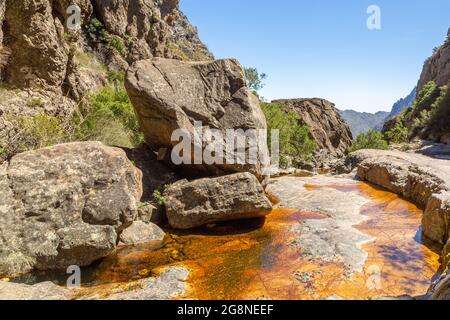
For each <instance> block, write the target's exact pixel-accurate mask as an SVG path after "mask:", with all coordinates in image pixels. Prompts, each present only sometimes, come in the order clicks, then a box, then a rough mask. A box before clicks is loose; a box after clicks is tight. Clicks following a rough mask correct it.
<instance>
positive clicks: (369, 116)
mask: <svg viewBox="0 0 450 320" xmlns="http://www.w3.org/2000/svg"><path fill="white" fill-rule="evenodd" d="M415 99H416V88H414V89H413V91H412V92H411V93H410V94H409V95H408V96H407V97H406V98H403V99H400V100H398V101H397V102H396V103H394V105H393V106H392V111H391V112H384V111H379V112H377V113H367V112H358V111H354V110H345V111H341V116H342V118H344V120H345V122H347V124H348V125H349V126H350V129H351V130H352V133H353V136H354V137H356V136H357V135H358V134H360V133H364V132H367V131H369V130H376V131H381V130H382V129H383V125H384V123H385V122H386V121H387V120H388V119H390V118H393V117H395V116H396V115H397V114H399V113H400V112H402V111H403V110H405V109H406V108H409V107H412V105H413V103H414V100H415Z"/></svg>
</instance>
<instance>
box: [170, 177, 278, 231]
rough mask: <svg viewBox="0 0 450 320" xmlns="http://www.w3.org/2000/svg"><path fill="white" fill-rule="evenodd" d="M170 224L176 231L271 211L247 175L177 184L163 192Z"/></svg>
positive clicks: (268, 204)
mask: <svg viewBox="0 0 450 320" xmlns="http://www.w3.org/2000/svg"><path fill="white" fill-rule="evenodd" d="M164 196H165V199H166V210H167V217H168V219H169V223H170V225H171V226H172V227H174V228H177V229H190V228H195V227H199V226H202V225H204V224H208V223H212V222H218V221H229V220H238V219H248V218H258V217H264V216H266V215H267V214H269V213H270V211H271V210H272V204H271V203H270V201H269V200H268V199H267V198H266V196H265V194H264V190H263V188H262V186H261V185H260V184H259V182H258V180H257V179H256V177H255V176H253V175H252V174H250V173H237V174H234V175H229V176H224V177H219V178H214V179H208V178H207V179H200V180H196V181H193V182H187V181H180V182H178V183H176V184H174V185H172V186H171V187H170V188H169V189H167V190H166V192H165V194H164Z"/></svg>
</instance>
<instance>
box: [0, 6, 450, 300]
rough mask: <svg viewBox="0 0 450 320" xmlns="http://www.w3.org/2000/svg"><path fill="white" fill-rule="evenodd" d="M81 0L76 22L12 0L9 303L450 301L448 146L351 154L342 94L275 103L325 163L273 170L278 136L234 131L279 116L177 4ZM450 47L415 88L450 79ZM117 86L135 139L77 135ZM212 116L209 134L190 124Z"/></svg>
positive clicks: (2, 103)
mask: <svg viewBox="0 0 450 320" xmlns="http://www.w3.org/2000/svg"><path fill="white" fill-rule="evenodd" d="M71 4H76V5H77V6H78V7H79V8H80V9H81V13H82V15H81V21H80V26H79V28H77V29H75V30H71V29H69V28H68V27H67V26H66V25H65V21H66V19H67V15H68V13H67V11H66V10H65V9H66V8H67V6H68V5H69V2H68V1H66V0H53V1H50V0H26V1H13V0H0V26H2V28H1V32H0V59H1V60H0V81H1V83H0V84H1V88H0V150H1V153H0V199H1V200H0V299H7V300H10V299H20V300H37V299H49V300H76V299H108V300H146V299H148V300H152V299H306V300H308V299H387V298H389V299H395V298H405V299H443V300H444V299H447V300H448V299H450V290H449V286H450V282H449V268H450V264H449V262H450V256H449V252H450V239H449V238H450V225H449V219H450V185H449V184H450V163H449V160H450V149H449V147H448V146H447V145H445V144H434V143H431V142H427V143H426V145H425V146H424V147H422V148H418V149H414V150H410V151H408V152H405V151H399V150H359V151H355V152H350V151H351V146H352V143H353V141H352V140H353V136H352V133H351V130H350V128H349V126H348V125H347V124H346V123H345V121H344V120H343V119H342V117H341V116H340V114H339V111H338V109H336V108H335V105H334V104H333V103H332V102H329V101H327V100H324V99H319V98H311V99H283V100H276V101H273V102H272V104H275V105H281V106H283V112H286V113H289V114H292V115H293V116H295V122H296V123H298V124H299V125H301V126H302V127H304V128H306V129H307V132H308V138H309V139H311V140H312V141H313V142H314V150H313V161H312V162H313V163H312V164H311V165H310V166H309V167H306V168H288V169H286V170H280V171H279V172H277V174H276V176H270V175H268V174H267V172H265V170H264V169H265V165H266V163H265V162H264V159H263V156H262V155H267V154H269V147H271V142H272V141H269V143H267V142H266V141H265V140H264V143H262V144H261V145H258V150H257V151H258V152H255V146H254V145H252V144H251V143H249V144H246V145H244V147H243V148H242V147H240V146H239V145H237V144H235V143H234V142H236V141H239V139H240V138H248V136H246V134H245V132H246V131H247V132H252V130H255V131H257V130H262V131H267V129H268V126H269V124H268V121H267V116H266V115H265V113H264V111H263V109H262V108H261V101H260V100H259V99H258V97H257V95H255V94H254V92H252V90H251V89H250V87H249V85H248V81H247V79H246V76H245V70H244V68H243V67H242V66H241V64H240V63H239V61H237V60H236V59H220V60H215V59H214V57H213V55H212V54H211V53H210V52H209V51H208V49H207V48H206V46H205V45H204V44H203V43H202V42H201V40H200V39H199V36H198V34H197V31H196V28H195V27H193V26H192V25H191V24H190V23H189V21H188V20H187V18H186V17H185V16H184V14H183V13H182V12H181V11H180V9H179V3H178V1H177V0H175V1H174V0H137V1H116V0H108V1H97V0H76V1H73V3H72V2H71ZM19 16H20V17H21V18H20V19H18V17H19ZM18 20H20V21H21V23H20V24H18V23H17V21H18ZM446 53H447V51H445V46H444V47H443V48H442V50H441V51H440V53H439V56H438V58H432V59H431V61H429V62H428V64H431V65H432V66H433V67H431V66H428V67H427V66H426V67H425V68H424V75H423V77H421V81H420V82H419V88H421V87H422V86H421V83H423V82H429V81H431V80H432V79H428V78H436V81H438V82H439V83H440V85H443V84H444V83H445V81H448V80H450V79H448V77H447V78H446V75H447V74H446V72H445V70H444V71H440V69H442V68H443V69H445V66H446V64H445V63H444V65H445V66H444V67H442V66H441V62H439V63H438V62H434V61H435V60H436V59H437V60H438V61H442V60H443V59H444V60H445V58H442V56H441V55H444V56H446ZM435 65H436V68H437V69H439V70H438V71H436V70H435V67H434V66H435ZM422 78H423V79H427V80H428V81H425V80H422ZM443 78H445V80H443ZM122 86H123V89H122ZM109 87H111V88H112V89H111V90H115V91H113V92H114V93H115V94H117V92H119V93H123V95H124V96H126V99H125V98H124V97H120V98H121V99H122V98H123V99H122V100H126V101H127V102H128V99H129V103H130V105H131V107H132V110H131V112H129V111H130V110H127V109H125V108H123V104H119V103H117V101H114V103H113V104H112V105H113V107H112V108H111V109H112V110H113V111H114V112H115V113H114V112H113V115H114V116H113V117H110V118H107V119H106V121H104V122H101V127H112V126H113V124H115V122H114V121H115V120H116V119H115V118H114V117H117V118H119V117H123V118H124V119H125V121H124V123H125V125H123V124H122V126H121V128H122V129H123V128H125V129H127V130H131V129H129V128H133V130H136V131H137V132H138V134H136V136H137V137H138V138H137V139H136V140H138V143H136V145H132V146H131V145H126V146H125V145H119V144H115V143H109V144H108V143H105V142H104V141H95V140H94V141H93V140H91V137H92V136H94V137H104V135H103V136H101V135H93V134H92V132H90V131H88V132H87V133H86V132H85V131H86V130H87V129H83V130H85V131H83V132H82V134H80V133H79V132H78V131H81V129H80V128H92V127H94V124H95V122H94V121H93V119H95V118H91V116H92V115H91V114H89V112H88V113H86V112H83V110H82V109H83V108H84V106H85V104H88V102H86V101H87V100H89V98H90V95H92V94H95V93H96V92H102V90H103V88H109ZM119 90H123V91H119ZM100 98H101V99H99V101H100V107H99V108H98V109H92V110H94V111H95V112H96V113H98V114H102V113H101V112H100V111H102V112H103V111H104V110H103V109H102V107H104V106H105V105H106V104H107V103H108V99H106V98H105V97H104V96H100ZM118 100H120V99H118ZM122 100H120V102H123V101H122ZM97 102H98V101H96V103H97ZM97 104H98V103H97ZM95 112H94V113H95ZM124 114H125V115H124ZM31 119H40V122H38V124H39V125H38V126H37V127H32V129H33V130H31V129H30V127H31V123H32V122H31V121H32V120H31ZM55 119H57V121H60V122H61V127H59V126H56V125H55V123H56V122H55V121H56V120H55ZM73 119H75V120H76V121H75V122H74V120H73ZM80 119H81V120H80ZM58 123H59V122H58ZM135 127H137V129H136V128H135ZM43 128H50V129H49V130H46V131H44V130H43ZM209 129H213V130H214V131H213V132H214V133H215V134H216V135H215V137H216V139H213V137H209V136H208V137H207V141H206V142H211V141H213V142H214V144H213V146H214V148H210V147H208V146H209V144H208V143H206V142H205V141H201V142H200V143H199V142H198V141H197V140H196V138H195V137H196V135H197V134H205V135H207V134H206V132H209V131H208V130H209ZM280 129H281V128H280ZM77 130H78V131H77ZM127 130H124V131H126V132H127V133H129V132H128V131H127ZM230 130H233V132H235V131H237V132H238V133H237V135H236V136H233V137H232V138H233V139H232V140H233V144H232V146H231V147H230V148H227V147H228V145H227V141H225V140H222V139H217V137H218V136H219V137H224V136H227V132H230ZM61 131H64V132H70V139H68V138H66V136H64V139H61V140H52V139H48V141H51V142H52V143H47V144H46V145H42V143H41V142H40V141H37V142H36V141H34V140H33V141H32V142H33V144H32V146H31V147H29V144H27V145H26V146H27V147H26V148H25V147H23V146H22V147H21V148H18V147H17V146H18V145H19V142H21V141H22V140H23V139H25V138H24V137H28V136H26V135H24V132H25V133H26V132H31V133H32V134H31V136H33V137H34V138H36V137H38V136H39V137H42V136H45V137H46V138H48V136H49V135H50V138H52V137H53V135H55V136H56V135H60V134H61ZM174 132H181V133H182V135H181V136H183V137H185V138H186V137H187V138H186V139H187V140H186V141H187V143H186V144H185V145H184V146H185V147H186V148H185V149H183V152H182V153H180V154H179V157H180V158H182V159H183V160H185V161H184V162H182V163H177V159H176V158H174V157H173V156H172V155H173V153H174V150H177V148H178V143H179V141H177V140H174V138H173V133H174ZM305 132H306V131H305ZM75 133H76V134H75ZM113 135H114V134H113ZM140 135H141V138H140ZM73 137H75V138H73ZM80 137H81V138H80ZM266 138H267V137H266ZM439 140H441V139H439ZM113 141H117V140H113ZM199 148H200V150H199ZM218 150H226V152H224V153H220V152H218ZM207 152H209V154H210V155H211V157H213V158H214V159H215V160H216V162H213V163H206V162H204V161H201V162H198V161H197V160H198V158H197V157H198V155H199V153H200V154H201V155H202V156H204V155H205V154H207ZM238 152H241V155H242V158H243V159H241V158H239V156H238V157H236V158H234V155H235V154H236V153H238ZM253 154H256V155H257V156H256V157H255V158H254V159H252V160H253V161H251V162H250V161H247V160H249V159H251V158H252V155H253ZM230 156H231V158H233V159H232V160H233V161H229V160H230ZM178 160H179V159H178ZM241 160H243V161H241ZM70 270H79V271H80V279H78V280H79V281H78V282H79V283H77V284H75V285H71V283H69V281H68V278H69V275H71V273H70V272H69V271H70Z"/></svg>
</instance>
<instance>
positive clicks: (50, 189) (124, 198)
mask: <svg viewBox="0 0 450 320" xmlns="http://www.w3.org/2000/svg"><path fill="white" fill-rule="evenodd" d="M141 195H142V186H141V173H140V171H139V170H138V169H136V168H135V167H134V166H133V165H132V164H131V162H130V161H129V160H128V159H127V157H126V155H125V153H124V152H123V151H122V150H120V149H117V148H111V147H106V146H104V145H103V144H101V143H99V142H85V143H83V142H80V143H69V144H63V145H57V146H54V147H49V148H44V149H40V150H37V151H30V152H26V153H22V154H19V155H16V156H14V157H13V158H12V159H11V160H10V161H8V162H4V163H2V164H1V165H0V198H1V199H3V201H2V203H1V205H0V274H9V275H10V274H18V273H25V272H28V271H31V270H33V269H41V270H44V269H58V268H65V267H67V266H69V265H79V266H85V265H89V264H91V263H92V262H93V261H95V260H97V259H100V258H102V257H104V256H106V255H108V254H109V253H110V252H111V251H112V250H114V249H115V247H116V244H117V241H118V239H117V238H118V234H119V233H120V231H122V229H124V228H126V227H127V226H129V225H130V224H131V223H132V222H133V220H134V219H135V217H136V215H137V212H138V208H137V203H138V201H139V200H140V197H141Z"/></svg>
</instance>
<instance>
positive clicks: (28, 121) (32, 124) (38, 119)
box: [19, 113, 67, 150]
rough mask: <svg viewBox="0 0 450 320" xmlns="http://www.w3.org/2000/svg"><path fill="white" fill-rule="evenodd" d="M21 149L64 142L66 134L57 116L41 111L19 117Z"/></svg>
mask: <svg viewBox="0 0 450 320" xmlns="http://www.w3.org/2000/svg"><path fill="white" fill-rule="evenodd" d="M19 128H20V130H21V133H20V141H19V145H21V148H22V149H25V150H33V149H40V148H45V147H48V146H52V145H55V144H59V143H63V142H66V140H67V135H66V131H65V130H64V127H63V125H62V123H61V121H60V119H59V118H57V117H55V116H50V115H47V114H45V113H41V114H39V115H37V116H25V117H22V118H20V119H19Z"/></svg>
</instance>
